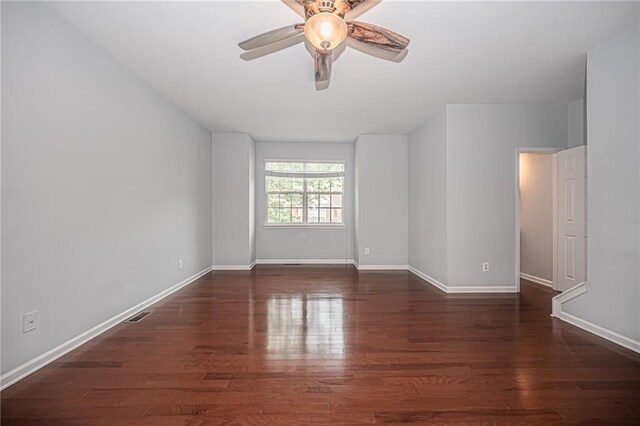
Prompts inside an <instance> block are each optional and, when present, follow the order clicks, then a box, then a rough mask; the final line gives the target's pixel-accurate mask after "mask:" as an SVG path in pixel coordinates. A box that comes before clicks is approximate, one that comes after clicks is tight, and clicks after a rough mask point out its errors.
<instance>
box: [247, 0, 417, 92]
mask: <svg viewBox="0 0 640 426" xmlns="http://www.w3.org/2000/svg"><path fill="white" fill-rule="evenodd" d="M282 1H283V2H284V3H285V4H286V5H287V6H289V7H290V8H291V9H293V11H294V12H296V13H297V14H298V15H300V16H301V17H302V18H304V19H305V22H304V23H299V24H295V25H287V26H286V27H282V28H278V29H275V30H272V31H268V32H266V33H264V34H260V35H257V36H255V37H252V38H250V39H248V40H245V41H243V42H241V43H239V44H238V46H240V48H241V49H243V50H245V52H244V53H242V54H241V55H240V57H241V58H242V59H245V60H252V59H256V58H259V57H262V56H265V55H268V54H270V53H274V52H277V51H279V50H282V49H286V48H288V47H291V46H294V45H296V44H299V43H302V42H305V44H306V46H307V50H309V52H310V53H311V54H312V56H313V58H314V63H315V79H316V89H317V90H324V89H326V88H328V87H329V82H330V80H331V64H332V63H333V61H335V60H337V59H338V57H339V56H340V54H341V53H342V52H343V51H344V49H345V48H346V47H347V46H349V47H352V48H354V49H356V50H359V51H361V52H363V53H366V54H368V55H371V56H375V57H377V58H381V59H385V60H388V61H393V62H400V61H402V60H403V59H404V58H405V56H407V53H408V52H409V51H408V49H407V46H408V45H409V39H408V38H406V37H404V36H402V35H400V34H398V33H395V32H393V31H390V30H388V29H386V28H382V27H379V26H377V25H372V24H367V23H364V22H356V21H353V19H356V18H357V17H358V16H360V15H362V14H363V13H365V12H366V11H368V10H369V9H371V8H372V7H374V6H376V5H377V4H378V3H380V2H381V1H382V0H282Z"/></svg>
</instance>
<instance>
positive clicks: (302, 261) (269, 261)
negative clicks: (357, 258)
mask: <svg viewBox="0 0 640 426" xmlns="http://www.w3.org/2000/svg"><path fill="white" fill-rule="evenodd" d="M255 263H256V264H258V265H287V264H295V265H353V259H257V260H256V262H255Z"/></svg>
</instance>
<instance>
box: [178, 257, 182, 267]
mask: <svg viewBox="0 0 640 426" xmlns="http://www.w3.org/2000/svg"><path fill="white" fill-rule="evenodd" d="M178 269H182V259H178Z"/></svg>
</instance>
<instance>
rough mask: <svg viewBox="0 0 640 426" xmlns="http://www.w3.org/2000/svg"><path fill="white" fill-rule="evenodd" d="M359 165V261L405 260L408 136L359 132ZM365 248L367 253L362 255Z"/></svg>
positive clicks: (370, 263) (394, 263)
mask: <svg viewBox="0 0 640 426" xmlns="http://www.w3.org/2000/svg"><path fill="white" fill-rule="evenodd" d="M356 145H357V157H356V163H357V165H358V166H357V168H358V178H357V179H358V186H357V191H358V216H357V217H356V221H357V223H358V234H357V235H356V239H357V241H358V242H357V245H358V249H359V253H358V259H359V260H358V263H359V265H360V266H373V265H376V266H380V265H390V266H402V265H404V266H405V267H406V265H407V263H408V254H407V250H408V213H407V209H408V182H407V177H408V175H407V136H391V135H362V136H360V137H358V140H357V141H356ZM365 248H369V249H370V254H369V255H365Z"/></svg>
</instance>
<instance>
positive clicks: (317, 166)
mask: <svg viewBox="0 0 640 426" xmlns="http://www.w3.org/2000/svg"><path fill="white" fill-rule="evenodd" d="M305 171H307V172H343V171H344V164H342V163H336V164H332V163H306V169H305Z"/></svg>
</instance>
